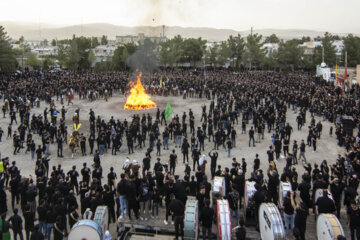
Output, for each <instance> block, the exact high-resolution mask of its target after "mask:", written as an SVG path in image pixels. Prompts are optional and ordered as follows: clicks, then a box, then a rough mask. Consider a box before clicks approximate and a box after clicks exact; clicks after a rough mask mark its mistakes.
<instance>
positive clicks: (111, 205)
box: [103, 184, 115, 224]
mask: <svg viewBox="0 0 360 240" xmlns="http://www.w3.org/2000/svg"><path fill="white" fill-rule="evenodd" d="M114 197H115V192H114V191H113V190H111V188H110V187H109V186H108V185H106V184H105V185H104V192H103V201H104V204H105V205H106V206H107V207H108V211H109V215H108V218H109V224H110V223H113V222H115V200H114V199H115V198H114Z"/></svg>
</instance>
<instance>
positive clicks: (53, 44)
mask: <svg viewBox="0 0 360 240" xmlns="http://www.w3.org/2000/svg"><path fill="white" fill-rule="evenodd" d="M51 46H53V47H55V46H56V40H55V39H53V40H51Z"/></svg>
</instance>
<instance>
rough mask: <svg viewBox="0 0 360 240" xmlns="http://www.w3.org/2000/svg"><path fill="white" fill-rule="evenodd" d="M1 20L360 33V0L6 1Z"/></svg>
mask: <svg viewBox="0 0 360 240" xmlns="http://www.w3.org/2000/svg"><path fill="white" fill-rule="evenodd" d="M0 9H1V14H0V21H21V22H34V23H47V24H53V25H72V24H85V23H95V22H101V23H111V24H116V25H124V26H136V25H152V26H154V25H163V24H164V25H168V26H184V27H191V26H192V27H215V28H231V29H235V30H247V29H250V27H251V26H253V27H255V28H257V29H264V28H277V29H295V28H296V29H298V28H301V29H311V30H321V31H330V32H338V33H348V32H353V33H360V17H359V10H360V0H97V1H93V0H60V1H56V0H0Z"/></svg>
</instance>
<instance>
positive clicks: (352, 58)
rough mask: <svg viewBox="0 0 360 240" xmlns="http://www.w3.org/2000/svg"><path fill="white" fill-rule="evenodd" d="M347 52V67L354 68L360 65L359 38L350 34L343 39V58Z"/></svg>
mask: <svg viewBox="0 0 360 240" xmlns="http://www.w3.org/2000/svg"><path fill="white" fill-rule="evenodd" d="M345 51H346V52H347V65H348V66H349V67H356V65H357V64H359V63H360V38H359V37H357V36H354V35H352V34H349V35H347V36H346V37H344V49H343V54H342V55H343V56H345Z"/></svg>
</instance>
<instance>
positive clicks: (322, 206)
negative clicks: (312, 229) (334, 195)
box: [315, 190, 336, 215]
mask: <svg viewBox="0 0 360 240" xmlns="http://www.w3.org/2000/svg"><path fill="white" fill-rule="evenodd" d="M315 205H317V206H318V215H320V214H321V213H331V214H335V211H336V208H335V204H334V202H333V200H331V199H330V198H329V197H328V192H327V190H323V195H322V197H319V198H318V200H317V201H316V203H315Z"/></svg>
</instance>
